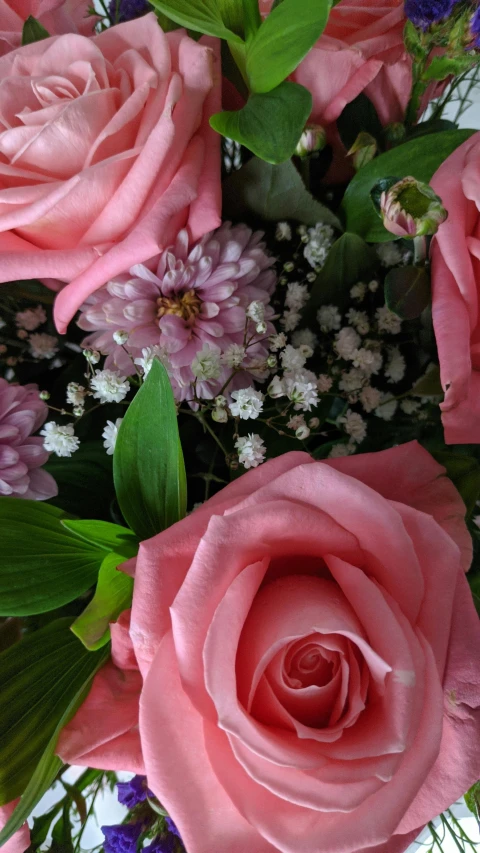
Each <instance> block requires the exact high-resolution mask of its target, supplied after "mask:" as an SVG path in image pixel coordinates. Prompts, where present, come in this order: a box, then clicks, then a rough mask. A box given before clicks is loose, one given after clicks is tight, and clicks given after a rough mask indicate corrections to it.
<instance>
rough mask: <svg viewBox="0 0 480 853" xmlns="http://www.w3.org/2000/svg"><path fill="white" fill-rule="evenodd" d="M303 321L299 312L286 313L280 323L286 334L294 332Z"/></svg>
mask: <svg viewBox="0 0 480 853" xmlns="http://www.w3.org/2000/svg"><path fill="white" fill-rule="evenodd" d="M301 319H302V315H301V314H299V313H298V312H297V311H285V313H284V315H283V317H282V319H281V320H280V322H281V324H282V326H283V328H284V329H285V331H286V332H293V331H294V329H296V328H297V326H298V324H299V323H300V320H301Z"/></svg>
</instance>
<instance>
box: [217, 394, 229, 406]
mask: <svg viewBox="0 0 480 853" xmlns="http://www.w3.org/2000/svg"><path fill="white" fill-rule="evenodd" d="M215 405H216V407H217V409H221V408H222V407H223V406H226V405H227V398H226V397H224V396H223V394H219V395H218V397H215Z"/></svg>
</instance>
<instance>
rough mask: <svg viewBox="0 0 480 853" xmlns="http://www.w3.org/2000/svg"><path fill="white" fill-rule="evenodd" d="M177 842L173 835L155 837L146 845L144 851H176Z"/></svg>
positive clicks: (163, 852) (148, 852)
mask: <svg viewBox="0 0 480 853" xmlns="http://www.w3.org/2000/svg"><path fill="white" fill-rule="evenodd" d="M175 850H176V844H175V839H174V838H172V836H171V835H170V836H168V837H166V838H165V837H164V838H160V837H159V838H155V839H154V840H153V841H152V843H151V844H149V845H148V847H144V848H143V850H142V853H175Z"/></svg>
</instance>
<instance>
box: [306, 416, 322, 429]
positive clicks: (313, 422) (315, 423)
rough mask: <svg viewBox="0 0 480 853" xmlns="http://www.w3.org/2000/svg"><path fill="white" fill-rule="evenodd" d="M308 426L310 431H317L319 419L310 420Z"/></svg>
mask: <svg viewBox="0 0 480 853" xmlns="http://www.w3.org/2000/svg"><path fill="white" fill-rule="evenodd" d="M308 426H309V427H310V429H318V427H319V426H320V419H319V418H310V420H309V422H308Z"/></svg>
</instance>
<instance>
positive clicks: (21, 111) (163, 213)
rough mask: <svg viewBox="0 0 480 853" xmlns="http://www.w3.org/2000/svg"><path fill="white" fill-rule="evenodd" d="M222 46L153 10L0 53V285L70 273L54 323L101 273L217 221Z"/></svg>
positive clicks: (110, 273)
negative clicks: (89, 34)
mask: <svg viewBox="0 0 480 853" xmlns="http://www.w3.org/2000/svg"><path fill="white" fill-rule="evenodd" d="M215 44H216V43H215V41H214V40H213V39H205V40H202V43H197V42H195V41H193V39H190V38H189V37H188V36H187V35H186V34H185V32H184V31H183V30H177V31H175V32H173V33H168V35H165V34H164V33H163V32H162V30H161V29H160V27H159V26H158V23H157V19H156V17H155V14H154V13H153V12H152V13H151V14H149V15H146V16H144V17H142V18H138V19H137V20H134V21H131V22H128V23H125V24H120V25H119V26H116V27H112V28H111V29H108V30H105V31H104V32H103V33H101V34H100V35H98V36H95V37H94V38H90V39H87V38H84V37H82V36H78V35H72V34H70V35H64V36H56V37H53V38H50V39H45V40H44V41H39V42H36V43H34V44H31V45H27V46H26V47H23V48H20V49H19V50H15V51H12V52H11V53H9V54H7V55H6V56H4V57H3V58H1V59H0V77H1V78H2V88H1V92H0V110H1V113H2V122H3V125H2V127H3V133H1V134H0V152H1V154H2V161H3V162H2V163H0V261H1V262H0V271H1V272H0V281H14V280H17V279H22V278H43V279H55V280H57V281H58V280H59V281H61V282H70V284H69V285H68V286H67V287H65V288H64V289H63V290H62V292H61V293H60V294H59V296H58V297H57V300H56V305H55V316H56V322H57V326H58V329H59V331H61V332H63V331H65V328H66V325H67V323H68V321H69V320H70V319H71V317H72V316H73V314H74V313H75V311H76V310H77V308H78V307H79V306H80V305H81V304H82V303H83V302H84V301H85V299H86V298H87V297H88V296H89V295H90V294H91V293H92V292H93V291H95V290H97V289H98V288H99V287H101V286H102V285H103V284H105V282H107V281H109V280H110V279H112V278H113V277H114V276H116V275H118V274H119V273H123V272H124V271H125V270H128V269H129V268H130V267H132V266H133V265H134V264H137V263H142V262H144V261H146V260H148V259H149V258H151V257H153V256H154V255H156V254H158V252H159V251H162V249H163V248H165V246H167V245H170V244H171V243H172V242H173V238H174V236H175V235H176V234H177V233H178V230H179V229H180V228H181V227H183V226H185V225H187V226H188V228H189V231H190V234H191V237H192V239H193V240H197V239H198V238H199V237H201V236H202V235H203V234H205V233H207V232H208V231H210V230H212V229H213V228H216V227H217V226H218V225H219V224H220V217H219V207H220V147H219V146H220V137H219V136H218V135H217V134H215V133H214V131H213V130H211V129H210V127H209V124H208V120H209V116H210V115H211V113H212V112H215V110H217V109H219V108H220V104H219V99H220V75H219V74H218V75H217V73H216V70H215V61H216V54H215V50H216V48H215Z"/></svg>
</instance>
